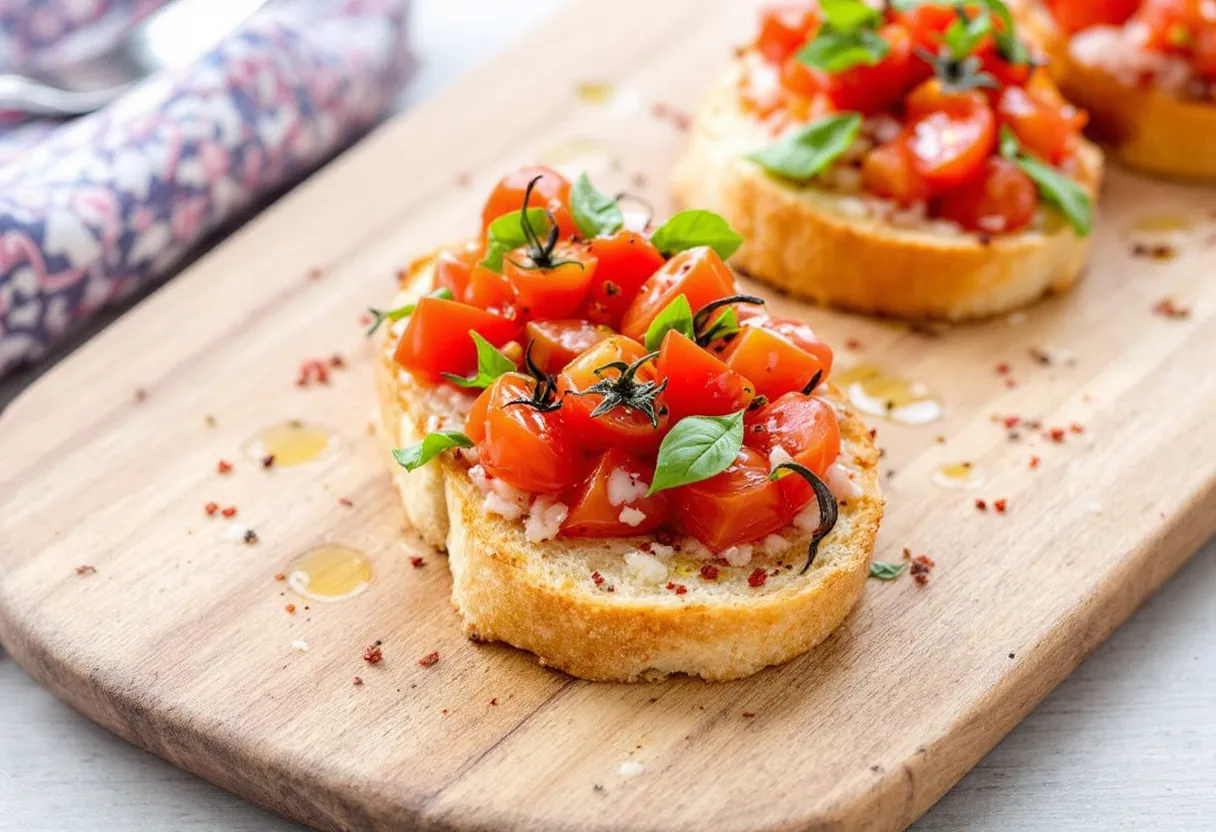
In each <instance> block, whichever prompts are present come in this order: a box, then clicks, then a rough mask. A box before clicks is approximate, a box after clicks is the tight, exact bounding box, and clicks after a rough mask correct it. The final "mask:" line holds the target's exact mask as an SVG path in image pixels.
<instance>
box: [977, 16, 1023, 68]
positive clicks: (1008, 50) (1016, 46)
mask: <svg viewBox="0 0 1216 832" xmlns="http://www.w3.org/2000/svg"><path fill="white" fill-rule="evenodd" d="M980 2H982V3H983V4H984V5H985V6H987V7H988V9H989V10H990V11H991V12H992V14H993V15H994V16H995V17H996V19H997V20H999V21H1000V22H1001V28H1000V29H999V30H998V29H997V28H996V27H995V26H994V27H993V31H992V37H993V40H995V41H996V48H997V51H998V52H999V53H1000V55H1001V57H1002V58H1004V59H1005V60H1006V61H1008V62H1009V63H1011V64H1028V63H1030V50H1028V49H1027V48H1026V44H1024V43H1022V41H1021V39H1019V38H1018V36H1017V33H1016V30H1015V28H1014V22H1013V13H1012V12H1010V11H1009V7H1008V6H1006V5H1005V3H1004V2H1003V1H1002V0H980Z"/></svg>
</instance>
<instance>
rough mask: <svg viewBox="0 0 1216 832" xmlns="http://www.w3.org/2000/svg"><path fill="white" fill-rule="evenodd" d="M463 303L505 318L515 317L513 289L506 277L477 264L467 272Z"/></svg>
mask: <svg viewBox="0 0 1216 832" xmlns="http://www.w3.org/2000/svg"><path fill="white" fill-rule="evenodd" d="M464 300H465V303H467V304H469V305H470V306H476V307H478V308H479V309H488V310H490V311H491V312H496V313H499V314H501V315H502V316H503V317H506V318H514V317H515V289H514V288H513V287H512V286H511V282H510V281H509V280H507V278H506V275H503V274H499V273H498V272H495V271H491V270H490V269H487V268H486V267H485V266H483V265H481V264H480V263H477V264H475V265H474V266H473V268H472V269H471V270H470V271H469V282H468V285H466V286H465V290H464Z"/></svg>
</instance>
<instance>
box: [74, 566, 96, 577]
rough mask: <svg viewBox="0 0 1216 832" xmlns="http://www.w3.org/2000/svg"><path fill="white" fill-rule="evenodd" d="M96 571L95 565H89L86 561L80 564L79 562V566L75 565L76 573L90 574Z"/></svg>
mask: <svg viewBox="0 0 1216 832" xmlns="http://www.w3.org/2000/svg"><path fill="white" fill-rule="evenodd" d="M96 571H97V567H96V566H90V565H89V564H87V563H82V564H80V566H77V567H76V574H77V575H92V574H93V573H94V572H96Z"/></svg>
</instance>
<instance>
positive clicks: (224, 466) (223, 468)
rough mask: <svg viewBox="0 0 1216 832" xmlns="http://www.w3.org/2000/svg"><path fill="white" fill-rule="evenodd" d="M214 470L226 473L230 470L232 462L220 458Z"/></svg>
mask: <svg viewBox="0 0 1216 832" xmlns="http://www.w3.org/2000/svg"><path fill="white" fill-rule="evenodd" d="M215 470H217V471H219V472H220V473H221V474H227V473H228V472H229V471H231V470H232V463H231V462H229V461H228V460H226V459H221V460H220V461H219V463H218V464H217V465H216V466H215Z"/></svg>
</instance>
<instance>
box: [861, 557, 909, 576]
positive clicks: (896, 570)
mask: <svg viewBox="0 0 1216 832" xmlns="http://www.w3.org/2000/svg"><path fill="white" fill-rule="evenodd" d="M907 568H908V564H906V563H888V562H887V561H885V560H876V561H874V562H873V563H871V564H870V577H871V578H877V579H878V580H880V581H893V580H895V579H896V578H898V577H899V576H900V575H902V574H903V573H904V570H905V569H907Z"/></svg>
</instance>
